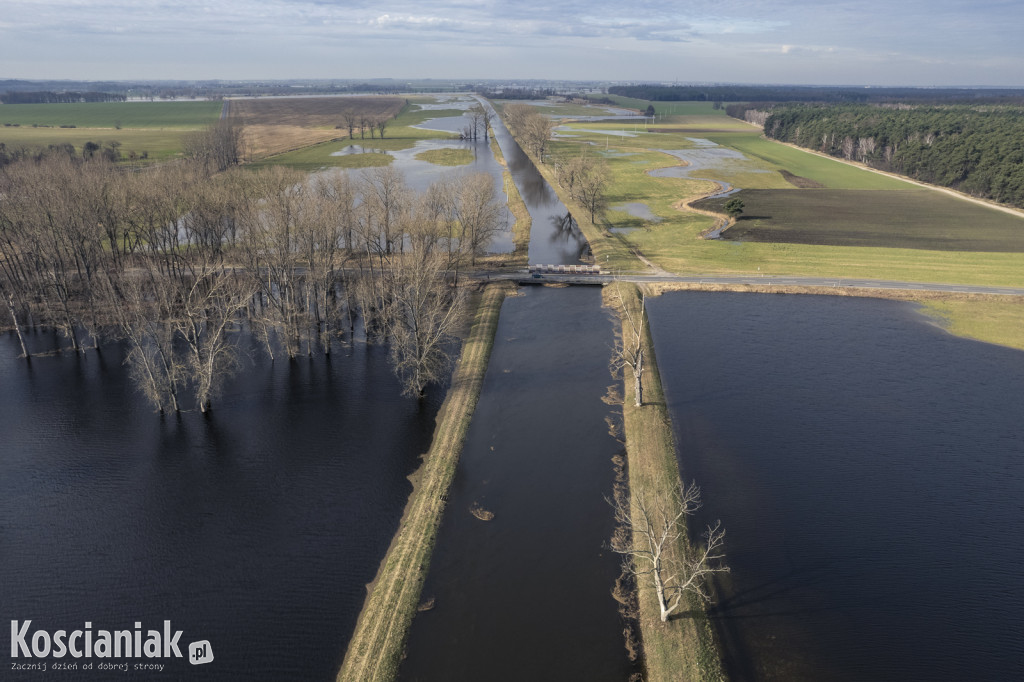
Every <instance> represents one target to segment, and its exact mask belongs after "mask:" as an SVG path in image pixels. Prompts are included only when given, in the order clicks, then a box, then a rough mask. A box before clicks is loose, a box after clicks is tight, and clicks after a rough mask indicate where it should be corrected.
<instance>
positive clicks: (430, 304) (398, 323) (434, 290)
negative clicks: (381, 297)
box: [387, 221, 465, 398]
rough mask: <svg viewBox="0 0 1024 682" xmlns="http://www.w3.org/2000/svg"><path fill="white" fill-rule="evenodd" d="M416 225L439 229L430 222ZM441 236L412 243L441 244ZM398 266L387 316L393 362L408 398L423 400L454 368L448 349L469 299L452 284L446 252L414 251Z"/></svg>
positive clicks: (398, 261)
mask: <svg viewBox="0 0 1024 682" xmlns="http://www.w3.org/2000/svg"><path fill="white" fill-rule="evenodd" d="M412 225H414V226H415V229H428V230H429V229H433V226H432V225H431V224H430V223H429V222H426V221H423V222H419V221H416V222H414V223H412ZM441 236H442V235H439V234H438V235H433V237H434V238H430V237H429V236H428V237H427V238H420V237H415V236H414V237H413V238H411V239H410V243H411V244H412V245H428V244H434V245H436V244H437V243H438V241H439V240H440V237H441ZM393 264H394V265H393V272H392V277H391V278H390V279H389V284H390V287H389V292H388V300H389V306H388V315H387V324H388V332H389V337H390V342H391V346H390V349H391V363H392V367H393V368H394V371H395V374H396V375H397V376H398V378H399V380H400V381H401V382H402V387H403V390H402V392H403V394H405V395H410V396H417V397H419V398H422V397H423V396H424V392H425V390H426V387H427V385H428V384H430V383H431V382H434V381H437V380H438V379H440V378H441V377H442V376H443V374H444V372H445V371H446V370H447V369H448V368H449V367H450V366H451V362H452V358H451V356H450V354H449V352H448V345H449V343H450V342H451V341H452V339H453V336H454V333H455V329H456V328H457V326H458V324H459V322H460V320H461V317H462V311H463V309H464V307H465V295H464V293H463V290H462V289H459V288H458V287H454V288H453V287H449V286H448V282H447V278H446V274H447V266H448V258H447V254H446V253H445V252H444V251H443V250H442V249H439V248H433V247H429V248H422V249H421V248H410V250H409V251H408V252H407V253H405V254H402V255H401V256H399V257H398V258H396V259H394V261H393Z"/></svg>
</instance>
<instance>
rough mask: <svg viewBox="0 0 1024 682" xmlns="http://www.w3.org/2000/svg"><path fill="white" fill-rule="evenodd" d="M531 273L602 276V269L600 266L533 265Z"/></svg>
mask: <svg viewBox="0 0 1024 682" xmlns="http://www.w3.org/2000/svg"><path fill="white" fill-rule="evenodd" d="M530 272H531V273H535V274H541V275H543V274H551V275H600V274H601V267H600V266H598V265H540V264H536V265H531V266H530Z"/></svg>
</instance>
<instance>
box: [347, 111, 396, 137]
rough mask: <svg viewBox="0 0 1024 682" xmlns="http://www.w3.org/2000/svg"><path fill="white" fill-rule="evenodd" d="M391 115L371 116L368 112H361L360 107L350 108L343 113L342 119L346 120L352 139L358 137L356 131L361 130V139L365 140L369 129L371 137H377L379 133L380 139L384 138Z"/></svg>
mask: <svg viewBox="0 0 1024 682" xmlns="http://www.w3.org/2000/svg"><path fill="white" fill-rule="evenodd" d="M391 118H392V117H390V116H370V115H369V114H367V113H366V112H361V111H359V110H358V109H354V108H353V109H349V110H346V111H345V112H344V113H343V114H342V119H343V120H344V121H345V127H346V128H347V129H348V136H349V138H350V139H353V140H354V139H355V138H356V131H357V130H358V131H359V139H361V140H365V139H366V133H367V131H369V133H370V139H371V140H373V139H376V137H377V134H380V139H382V140H383V139H384V131H385V130H387V127H388V124H389V123H391ZM339 127H340V126H339Z"/></svg>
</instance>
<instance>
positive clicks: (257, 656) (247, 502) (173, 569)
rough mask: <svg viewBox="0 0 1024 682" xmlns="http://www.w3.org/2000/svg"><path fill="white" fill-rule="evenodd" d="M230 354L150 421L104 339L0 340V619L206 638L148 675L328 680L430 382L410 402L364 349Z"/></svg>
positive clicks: (380, 544)
mask: <svg viewBox="0 0 1024 682" xmlns="http://www.w3.org/2000/svg"><path fill="white" fill-rule="evenodd" d="M30 341H31V343H32V344H33V346H34V352H39V351H41V350H43V349H45V348H49V347H53V346H54V345H56V340H55V338H54V337H53V335H50V334H38V335H33V336H31V337H30ZM243 345H244V348H243V350H244V351H245V353H244V357H245V360H244V362H245V365H246V366H245V369H244V370H243V372H242V373H241V374H239V375H238V377H237V378H236V379H235V380H233V381H231V382H230V383H229V385H228V386H227V388H226V391H225V393H224V395H223V397H222V398H221V399H220V400H218V401H217V402H216V403H215V404H214V408H213V411H212V412H211V413H210V414H209V416H208V417H204V416H203V415H201V414H199V413H185V414H182V415H181V416H180V417H178V418H176V417H166V418H161V417H160V416H159V415H157V414H154V413H153V412H152V411H151V410H150V408H149V406H148V405H147V404H146V403H145V401H144V400H142V399H141V396H140V395H139V394H138V393H137V392H136V391H135V389H134V388H133V387H132V386H131V384H130V382H129V379H128V377H127V370H126V368H125V367H124V366H123V364H122V361H123V356H122V352H121V349H120V348H119V347H117V346H106V347H104V348H103V350H102V353H100V354H97V353H95V352H94V351H90V352H89V353H87V354H86V355H85V356H81V357H76V356H74V355H68V354H65V355H60V356H40V357H34V358H33V359H32V361H31V363H27V362H26V361H25V360H23V359H19V358H18V357H17V355H18V352H19V349H18V344H17V341H16V340H15V339H14V337H13V336H12V335H9V334H4V335H2V336H0V386H2V388H3V390H2V391H0V434H2V435H0V616H2V619H3V621H4V622H5V623H8V622H9V621H10V620H19V621H23V620H27V619H30V620H32V628H31V630H32V631H34V630H35V629H37V628H39V629H46V630H49V631H50V632H51V633H52V632H55V631H56V630H58V629H66V630H69V631H70V630H73V629H76V628H77V629H81V628H83V627H84V624H85V623H86V622H91V623H92V625H93V627H94V628H95V629H96V630H99V629H109V630H114V629H130V628H132V626H133V623H135V622H139V621H141V622H142V624H143V627H144V628H146V629H148V628H154V629H160V627H161V625H162V623H163V621H164V620H170V621H171V622H172V624H173V627H174V629H180V630H183V631H184V634H183V635H182V637H181V645H182V649H183V654H184V655H186V656H187V655H188V654H187V645H188V643H189V642H192V641H197V640H208V641H209V642H210V644H211V646H212V649H213V653H214V661H213V662H212V663H210V664H207V665H202V666H195V667H193V666H190V665H189V664H188V663H186V662H185V661H184V660H181V659H175V660H170V661H163V660H162V659H161V661H160V662H164V663H166V664H167V668H166V669H165V670H164V672H163V673H162V679H189V680H193V679H196V680H203V679H206V680H218V681H219V680H267V681H268V682H279V681H280V680H297V679H302V680H331V679H334V675H335V674H336V672H337V669H338V667H339V666H340V664H341V659H342V657H343V656H344V652H345V646H346V644H347V642H348V639H349V637H350V636H351V633H352V631H353V628H354V627H355V621H356V618H357V617H358V615H359V611H360V609H361V607H362V603H363V599H364V597H365V594H366V590H365V587H364V586H365V585H366V583H368V582H370V581H371V580H372V579H373V577H374V574H375V573H376V570H377V566H378V564H379V562H380V560H381V558H382V557H383V555H384V552H385V551H386V549H387V546H388V543H389V541H390V539H391V536H392V535H393V533H394V531H395V528H396V527H397V524H398V519H399V517H400V516H401V513H402V509H403V507H404V505H405V501H406V499H407V498H408V495H409V492H410V490H411V486H410V484H409V481H408V480H407V479H406V476H407V475H408V474H409V473H411V472H412V471H413V470H414V469H415V467H416V466H417V456H418V455H419V453H421V452H426V450H427V449H428V447H429V444H430V439H431V436H432V433H433V428H434V417H435V415H436V412H437V408H438V406H439V403H440V400H441V399H442V398H443V394H444V390H443V388H442V387H438V388H437V389H435V390H433V391H431V392H430V395H429V398H428V402H427V403H426V404H425V405H423V406H421V405H419V404H418V403H417V401H416V400H410V399H405V398H402V397H400V388H399V386H398V384H397V381H396V380H395V378H394V376H393V374H392V372H391V369H390V367H389V366H388V362H387V349H386V348H385V347H383V346H366V345H364V344H361V343H355V344H353V345H352V346H351V347H350V348H348V349H346V350H344V351H343V352H337V353H335V354H334V356H333V357H331V358H330V359H326V358H324V357H319V358H314V359H311V360H308V359H302V360H297V361H294V362H288V361H282V360H278V361H276V362H269V361H267V360H265V359H264V356H263V355H262V354H261V353H260V352H259V351H258V349H256V348H255V347H252V346H248V345H245V344H244V341H243ZM250 357H251V358H253V359H249V358H250ZM52 660H53V659H51V662H52ZM82 660H83V661H84V659H82ZM122 661H123V659H121V660H116V661H115V662H122ZM94 662H102V659H94ZM143 662H152V661H149V660H148V659H143ZM79 667H81V666H79ZM39 674H40V673H39V672H37V671H26V672H21V673H16V672H12V671H7V672H5V673H4V674H3V675H2V677H3V679H25V680H37V679H40V678H39ZM160 676H161V675H160V674H158V673H153V672H128V673H106V674H104V673H102V672H100V671H98V670H93V671H85V670H79V671H77V672H65V673H61V674H60V677H61V679H66V680H88V681H90V682H92V681H95V680H104V679H118V680H134V679H143V680H152V679H154V678H155V677H160Z"/></svg>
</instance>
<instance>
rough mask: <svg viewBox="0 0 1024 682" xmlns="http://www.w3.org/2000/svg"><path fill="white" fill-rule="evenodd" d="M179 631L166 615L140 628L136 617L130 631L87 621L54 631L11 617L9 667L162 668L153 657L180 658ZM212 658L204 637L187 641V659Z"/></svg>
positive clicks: (198, 661)
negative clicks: (95, 626)
mask: <svg viewBox="0 0 1024 682" xmlns="http://www.w3.org/2000/svg"><path fill="white" fill-rule="evenodd" d="M182 634H183V632H182V631H181V630H174V629H172V628H171V621H169V620H165V621H164V622H163V627H162V628H161V629H160V630H143V628H142V623H140V622H138V621H136V622H135V623H134V628H133V629H131V630H99V629H96V630H94V629H93V627H92V623H91V622H89V621H86V623H85V626H84V627H83V628H80V629H75V630H56V631H54V632H52V633H51V631H50V630H46V629H34V630H33V629H32V621H31V620H24V621H17V620H12V621H11V659H12V661H11V670H40V671H47V670H124V671H128V670H133V671H142V670H155V671H162V670H163V669H164V667H165V665H166V664H165V663H163V662H161V661H156V660H153V659H171V658H184V657H183V656H182V654H181V648H180V646H179V641H180V639H181V635H182ZM95 659H102V660H99V661H97V660H95ZM126 659H130V660H126ZM140 659H142V660H140ZM146 659H149V660H146ZM212 660H213V647H212V646H211V645H210V642H209V641H208V640H205V639H204V640H200V641H198V642H192V643H191V644H189V646H188V661H189V663H191V664H192V665H200V664H202V663H209V662H211V661H212Z"/></svg>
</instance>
